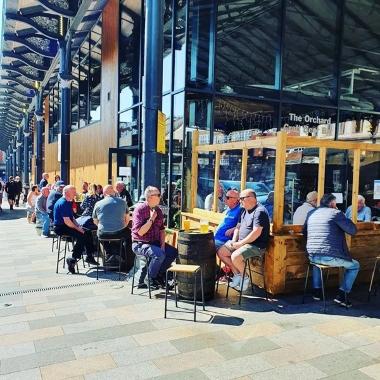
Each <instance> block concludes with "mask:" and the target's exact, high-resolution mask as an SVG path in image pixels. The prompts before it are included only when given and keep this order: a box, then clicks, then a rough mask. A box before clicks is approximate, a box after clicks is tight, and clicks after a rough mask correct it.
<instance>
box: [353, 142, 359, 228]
mask: <svg viewBox="0 0 380 380" xmlns="http://www.w3.org/2000/svg"><path fill="white" fill-rule="evenodd" d="M352 174H353V178H352V203H351V204H352V221H353V222H354V223H356V222H357V220H358V194H359V175H360V149H355V151H354V165H353V173H352Z"/></svg>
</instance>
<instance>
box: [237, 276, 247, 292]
mask: <svg viewBox="0 0 380 380" xmlns="http://www.w3.org/2000/svg"><path fill="white" fill-rule="evenodd" d="M248 286H249V277H244V280H243V288H242V287H241V281H240V282H239V284H238V285H237V286H235V287H234V288H235V290H238V291H239V292H240V289H241V291H242V292H244V291H246V290H247V289H248Z"/></svg>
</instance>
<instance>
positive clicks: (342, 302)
mask: <svg viewBox="0 0 380 380" xmlns="http://www.w3.org/2000/svg"><path fill="white" fill-rule="evenodd" d="M346 298H347V301H346ZM334 302H335V303H337V304H338V305H340V306H343V307H352V303H351V301H350V300H349V299H348V294H347V296H346V297H345V295H344V292H343V291H342V290H340V289H339V293H338V294H337V295H336V297H335V298H334Z"/></svg>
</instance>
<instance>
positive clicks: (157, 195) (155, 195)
mask: <svg viewBox="0 0 380 380" xmlns="http://www.w3.org/2000/svg"><path fill="white" fill-rule="evenodd" d="M150 196H151V197H160V196H161V194H160V193H158V194H150Z"/></svg>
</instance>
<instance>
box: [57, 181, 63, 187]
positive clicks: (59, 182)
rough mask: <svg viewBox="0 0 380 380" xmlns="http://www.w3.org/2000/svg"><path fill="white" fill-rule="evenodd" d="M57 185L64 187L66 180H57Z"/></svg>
mask: <svg viewBox="0 0 380 380" xmlns="http://www.w3.org/2000/svg"><path fill="white" fill-rule="evenodd" d="M55 186H56V187H64V186H65V182H63V181H57V182H56V183H55Z"/></svg>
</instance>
